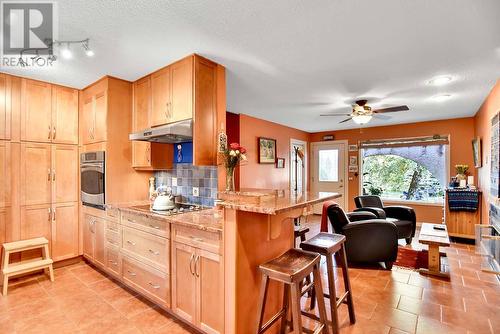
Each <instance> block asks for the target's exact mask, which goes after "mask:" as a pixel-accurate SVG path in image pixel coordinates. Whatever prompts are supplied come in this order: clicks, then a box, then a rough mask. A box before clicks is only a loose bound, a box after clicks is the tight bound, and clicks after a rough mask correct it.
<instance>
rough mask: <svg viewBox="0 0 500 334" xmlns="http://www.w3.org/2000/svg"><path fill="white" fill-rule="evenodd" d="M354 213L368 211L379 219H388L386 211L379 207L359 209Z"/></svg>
mask: <svg viewBox="0 0 500 334" xmlns="http://www.w3.org/2000/svg"><path fill="white" fill-rule="evenodd" d="M354 211H368V212H371V213H373V214H374V215H375V216H377V218H379V219H385V218H387V216H386V213H385V210H384V209H381V208H377V207H371V206H365V207H362V208H359V209H355V210H354Z"/></svg>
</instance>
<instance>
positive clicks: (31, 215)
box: [21, 204, 52, 241]
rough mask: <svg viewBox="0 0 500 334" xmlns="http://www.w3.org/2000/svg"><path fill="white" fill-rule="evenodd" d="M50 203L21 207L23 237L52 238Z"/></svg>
mask: <svg viewBox="0 0 500 334" xmlns="http://www.w3.org/2000/svg"><path fill="white" fill-rule="evenodd" d="M51 223H52V211H51V207H50V204H43V205H31V206H23V207H21V239H31V238H38V237H45V238H47V240H49V241H50V240H51V239H52V237H51V236H52V232H51Z"/></svg>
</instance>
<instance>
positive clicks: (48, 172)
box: [47, 168, 51, 181]
mask: <svg viewBox="0 0 500 334" xmlns="http://www.w3.org/2000/svg"><path fill="white" fill-rule="evenodd" d="M50 174H51V171H50V168H49V169H47V181H50V179H51V175H50Z"/></svg>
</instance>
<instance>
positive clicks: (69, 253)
mask: <svg viewBox="0 0 500 334" xmlns="http://www.w3.org/2000/svg"><path fill="white" fill-rule="evenodd" d="M76 256H78V202H73V203H64V204H56V205H54V206H53V207H52V259H53V260H54V261H60V260H65V259H70V258H73V257H76Z"/></svg>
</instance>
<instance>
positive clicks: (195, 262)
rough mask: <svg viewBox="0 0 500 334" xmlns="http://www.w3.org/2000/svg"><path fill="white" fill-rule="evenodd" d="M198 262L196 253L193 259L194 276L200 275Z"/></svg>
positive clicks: (198, 258)
mask: <svg viewBox="0 0 500 334" xmlns="http://www.w3.org/2000/svg"><path fill="white" fill-rule="evenodd" d="M199 263H200V256H199V255H196V260H194V275H195V276H196V277H200V274H199V273H198V264H199Z"/></svg>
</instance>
